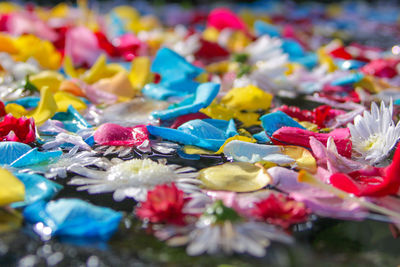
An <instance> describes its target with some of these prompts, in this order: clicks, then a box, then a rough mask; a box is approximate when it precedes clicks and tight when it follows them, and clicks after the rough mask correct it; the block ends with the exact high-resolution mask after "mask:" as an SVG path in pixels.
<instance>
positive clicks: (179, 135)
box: [147, 119, 238, 151]
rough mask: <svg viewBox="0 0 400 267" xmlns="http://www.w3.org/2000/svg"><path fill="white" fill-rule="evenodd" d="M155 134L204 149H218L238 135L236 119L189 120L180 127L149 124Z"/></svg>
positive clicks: (148, 128) (150, 129) (151, 131)
mask: <svg viewBox="0 0 400 267" xmlns="http://www.w3.org/2000/svg"><path fill="white" fill-rule="evenodd" d="M147 130H148V131H149V133H150V134H152V135H154V136H159V137H161V138H163V139H165V140H169V141H175V142H178V143H181V144H184V145H194V146H198V147H201V148H204V149H208V150H212V151H217V150H218V149H219V148H220V147H221V146H222V145H223V144H224V142H225V141H226V139H228V138H229V137H231V136H234V135H237V134H238V133H237V131H236V127H235V124H234V121H233V120H231V121H224V120H214V119H204V120H191V121H188V122H186V123H184V124H182V125H181V126H179V127H178V129H170V128H166V127H157V126H151V125H150V126H147Z"/></svg>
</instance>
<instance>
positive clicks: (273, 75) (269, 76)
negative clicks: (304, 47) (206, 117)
mask: <svg viewBox="0 0 400 267" xmlns="http://www.w3.org/2000/svg"><path fill="white" fill-rule="evenodd" d="M281 46H282V40H281V39H279V38H271V37H269V36H267V35H265V36H262V37H260V38H258V39H257V41H255V42H254V43H252V44H250V45H248V46H247V47H246V48H245V52H246V53H247V54H248V56H249V59H248V63H249V64H251V65H254V66H255V68H254V70H253V71H252V72H251V73H250V74H248V75H246V76H242V77H241V78H237V79H236V80H235V81H234V87H238V86H242V87H243V86H246V85H248V84H253V85H256V86H258V87H260V88H261V89H263V90H265V91H267V92H273V93H278V92H281V90H287V91H291V90H292V89H293V85H292V83H291V82H290V81H289V80H288V79H287V78H286V76H285V71H286V70H287V63H288V55H287V54H285V53H284V52H283V50H282V48H281Z"/></svg>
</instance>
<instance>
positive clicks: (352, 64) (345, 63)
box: [336, 59, 366, 70]
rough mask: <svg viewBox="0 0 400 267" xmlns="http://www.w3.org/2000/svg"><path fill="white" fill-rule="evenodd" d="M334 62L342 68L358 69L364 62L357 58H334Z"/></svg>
mask: <svg viewBox="0 0 400 267" xmlns="http://www.w3.org/2000/svg"><path fill="white" fill-rule="evenodd" d="M336 61H337V62H336V64H337V65H338V66H339V68H340V69H342V70H355V69H359V68H361V67H362V66H364V65H365V64H366V63H365V62H362V61H358V60H354V59H351V60H340V59H339V60H336Z"/></svg>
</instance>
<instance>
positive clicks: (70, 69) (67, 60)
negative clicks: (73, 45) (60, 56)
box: [64, 56, 79, 78]
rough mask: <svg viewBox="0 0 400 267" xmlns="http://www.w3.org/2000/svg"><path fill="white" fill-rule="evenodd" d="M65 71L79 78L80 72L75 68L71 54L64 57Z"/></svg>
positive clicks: (70, 75)
mask: <svg viewBox="0 0 400 267" xmlns="http://www.w3.org/2000/svg"><path fill="white" fill-rule="evenodd" d="M64 71H65V73H66V74H67V75H68V76H69V77H71V78H78V77H79V75H78V72H77V71H76V69H75V68H74V64H73V63H72V59H71V57H70V56H65V58H64Z"/></svg>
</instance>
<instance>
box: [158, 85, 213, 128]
mask: <svg viewBox="0 0 400 267" xmlns="http://www.w3.org/2000/svg"><path fill="white" fill-rule="evenodd" d="M219 87H220V85H219V84H216V83H202V84H200V85H199V86H198V87H197V90H196V94H195V98H194V100H193V102H192V103H191V104H188V105H185V106H179V107H176V108H172V109H167V110H162V111H155V112H153V113H152V116H153V117H154V118H157V119H161V120H168V119H173V118H176V117H179V116H182V115H186V114H190V113H196V112H198V111H199V110H200V109H202V108H205V107H208V106H209V105H210V104H211V102H212V101H213V100H214V98H215V97H216V96H217V94H218V92H219Z"/></svg>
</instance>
